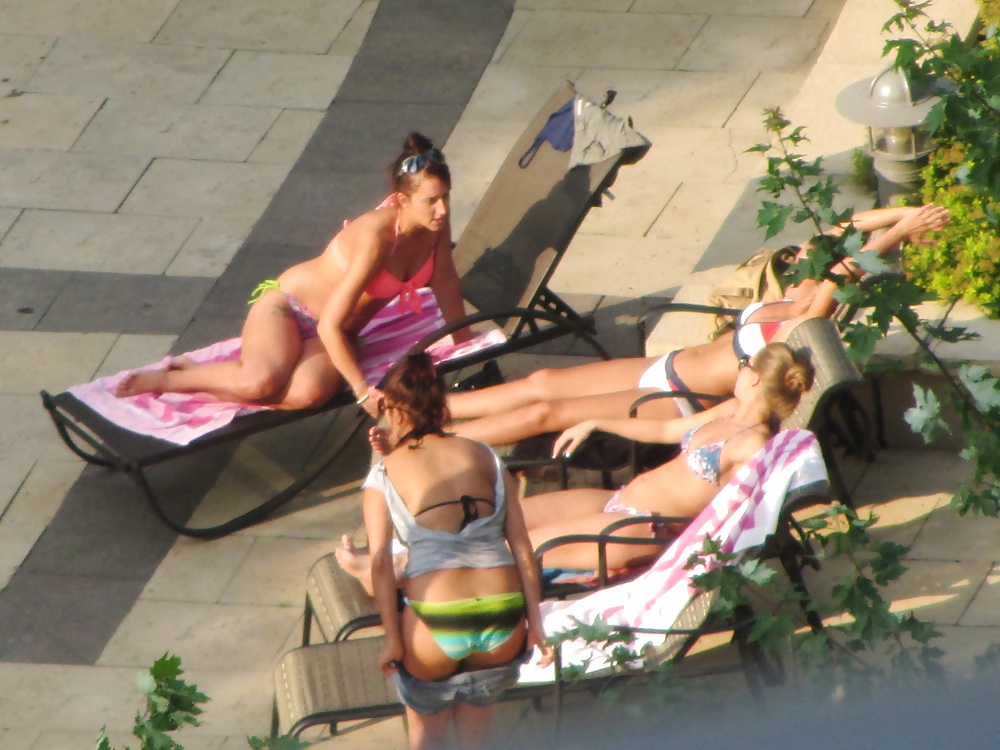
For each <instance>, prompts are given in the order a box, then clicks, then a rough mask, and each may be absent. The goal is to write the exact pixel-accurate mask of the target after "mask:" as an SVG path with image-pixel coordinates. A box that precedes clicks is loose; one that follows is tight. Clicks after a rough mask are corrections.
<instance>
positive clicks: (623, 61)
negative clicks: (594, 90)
mask: <svg viewBox="0 0 1000 750" xmlns="http://www.w3.org/2000/svg"><path fill="white" fill-rule="evenodd" d="M705 20H706V17H705V16H703V15H702V16H691V15H668V14H655V15H652V14H650V15H646V14H636V13H620V14H608V13H595V12H582V11H579V12H575V11H560V12H555V11H543V10H540V11H537V12H535V13H534V14H533V15H532V18H531V23H530V24H529V25H526V26H524V27H523V28H522V29H521V31H520V33H518V35H517V37H516V38H515V39H514V40H513V41H512V43H511V45H510V47H509V48H508V49H507V50H506V51H505V52H504V53H503V56H502V57H501V58H500V62H501V63H502V64H504V65H525V66H529V65H530V66H533V67H547V66H553V65H555V66H566V65H576V66H579V67H581V68H582V67H588V68H591V67H593V68H617V69H634V70H666V69H670V68H672V67H674V65H676V64H677V62H678V61H679V60H680V59H681V58H682V56H684V54H685V52H686V51H687V50H688V49H689V48H690V46H691V45H692V43H693V41H694V39H695V37H696V36H697V35H698V33H699V31H700V30H701V28H702V26H703V24H704V23H705Z"/></svg>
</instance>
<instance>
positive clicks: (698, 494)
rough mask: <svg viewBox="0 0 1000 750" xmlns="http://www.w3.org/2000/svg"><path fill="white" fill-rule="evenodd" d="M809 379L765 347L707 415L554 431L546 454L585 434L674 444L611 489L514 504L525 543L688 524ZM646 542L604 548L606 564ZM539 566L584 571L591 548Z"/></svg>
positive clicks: (782, 350)
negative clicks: (637, 521)
mask: <svg viewBox="0 0 1000 750" xmlns="http://www.w3.org/2000/svg"><path fill="white" fill-rule="evenodd" d="M812 381H813V368H812V365H811V364H810V363H809V361H808V360H807V359H806V358H805V357H804V356H802V355H800V354H798V353H796V352H794V351H792V349H790V348H789V347H788V345H787V344H783V343H772V344H768V345H767V346H765V347H764V348H763V349H762V350H761V351H760V352H759V353H758V354H757V355H756V356H755V357H754V359H753V361H752V362H751V363H750V364H749V365H747V366H744V367H742V368H741V370H740V373H739V375H738V377H737V379H736V386H735V390H734V397H733V398H731V399H729V400H728V401H725V402H723V403H721V404H719V405H718V406H715V407H713V408H711V409H708V410H707V411H704V412H700V413H697V414H694V415H692V416H689V417H681V418H678V419H669V420H657V419H620V420H604V419H596V420H588V421H586V422H582V423H581V424H579V425H577V426H576V427H571V428H570V429H568V430H566V431H565V432H563V433H562V434H561V435H560V436H559V438H558V439H557V440H556V444H555V452H556V455H558V454H559V453H572V452H573V451H574V450H575V449H576V447H577V446H578V445H580V443H582V442H583V441H584V440H585V439H586V438H587V436H588V435H590V433H592V432H593V431H595V430H600V431H602V432H611V433H614V434H617V435H622V436H623V437H626V438H629V439H632V440H638V441H641V442H646V443H666V444H677V443H679V444H680V446H681V452H680V454H679V455H677V456H676V457H675V458H673V459H672V460H671V461H669V462H667V463H666V464H664V465H663V466H660V467H658V468H656V469H653V470H652V471H648V472H645V473H644V474H640V475H639V476H637V477H636V478H635V479H633V480H632V481H631V482H629V483H628V484H627V485H625V486H624V487H622V488H621V489H620V490H618V492H614V493H613V492H611V491H610V490H601V489H573V490H563V491H560V492H552V493H548V494H544V495H535V496H534V497H531V498H528V499H526V500H525V502H524V517H525V522H526V523H527V526H528V534H529V536H530V538H531V543H532V546H533V547H535V548H537V547H538V546H539V545H541V544H543V543H544V542H547V541H549V540H550V539H555V538H556V537H561V536H566V535H567V534H598V533H600V532H601V531H602V530H603V529H604V528H605V527H607V526H608V525H609V524H611V523H613V522H614V521H616V520H618V519H622V518H628V517H629V516H637V515H641V516H646V515H660V516H672V517H678V518H694V517H695V516H696V515H698V513H700V512H701V511H702V510H704V509H705V507H707V506H708V504H709V503H711V502H712V499H713V498H714V497H715V496H716V494H718V492H719V490H720V489H721V488H722V487H723V486H725V485H726V484H727V483H728V482H729V480H730V479H731V478H732V477H733V475H735V474H736V472H737V471H739V469H740V468H742V467H743V466H744V464H746V463H747V462H748V461H749V460H750V459H751V458H752V457H753V456H754V454H756V453H757V452H758V451H759V450H760V449H761V448H763V447H764V445H765V444H766V443H767V441H768V440H769V439H770V438H771V436H772V435H773V434H774V433H775V431H776V430H777V426H778V422H779V421H780V420H781V419H784V418H785V417H787V416H788V415H789V414H791V413H792V411H793V410H794V409H795V407H796V406H797V405H798V402H799V399H800V397H801V396H802V394H803V393H804V392H805V391H807V390H809V388H810V387H811V386H812ZM653 533H654V530H651V529H650V528H649V525H635V526H626V527H625V528H623V529H620V530H618V531H617V532H616V534H618V535H621V536H631V537H638V538H649V537H651V536H652V535H653ZM662 551H663V547H662V546H657V545H655V544H649V545H645V544H636V545H631V544H629V545H625V544H621V545H615V544H612V545H609V546H608V565H609V566H610V567H613V568H623V567H628V566H630V565H636V564H640V563H643V562H646V561H647V560H649V559H650V558H653V557H656V556H658V555H659V554H660V553H661V552H662ZM543 562H544V563H545V565H546V567H551V568H576V569H593V568H596V567H597V565H598V560H597V549H596V547H595V545H593V544H569V545H565V546H560V547H556V548H554V549H553V550H551V551H550V552H547V553H546V554H545V558H544V561H543Z"/></svg>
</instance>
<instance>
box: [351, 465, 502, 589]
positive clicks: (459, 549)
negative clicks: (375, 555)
mask: <svg viewBox="0 0 1000 750" xmlns="http://www.w3.org/2000/svg"><path fill="white" fill-rule="evenodd" d="M486 447H487V448H488V449H489V450H490V454H491V455H492V456H493V462H494V466H495V470H496V480H495V486H494V489H493V497H492V498H485V499H487V500H492V501H493V503H494V509H493V513H492V515H489V516H486V517H484V518H477V519H476V520H474V521H471V522H470V523H469V524H468V525H467V526H466V527H465V528H463V529H462V530H461V531H459V532H458V533H457V534H452V533H450V532H447V531H435V530H433V529H428V528H426V527H424V526H421V525H420V524H419V523H417V521H416V519H415V518H414V517H413V514H411V513H410V510H409V508H407V507H406V503H405V502H403V498H402V497H400V496H399V493H398V492H397V491H396V488H395V487H394V486H393V484H392V481H391V480H390V479H389V476H388V474H386V471H385V465H384V464H383V463H382V462H381V461H379V462H378V463H377V464H375V465H374V466H373V467H372V468H371V471H369V472H368V478H367V479H365V482H364V485H363V486H364V487H366V488H369V487H370V488H371V489H374V490H378V491H379V492H381V493H382V495H383V496H385V501H386V504H387V505H388V506H389V515H390V516H391V517H392V525H393V528H394V529H395V530H396V536H397V537H399V541H400V542H402V544H403V545H404V546H406V547H407V548H408V549H409V559H408V561H407V563H406V571H405V573H406V577H407V578H416V577H417V576H420V575H423V574H424V573H431V572H433V571H435V570H443V569H445V568H500V567H505V566H507V565H514V555H513V554H512V553H511V551H510V548H509V547H508V546H507V538H506V537H505V536H504V532H503V526H504V519H505V518H506V515H507V506H506V497H505V495H506V493H505V487H504V481H503V465H502V464H501V463H500V458H499V457H498V456H497V455H496V453H494V452H493V450H492V449H490V448H489V446H486ZM456 499H457V498H456Z"/></svg>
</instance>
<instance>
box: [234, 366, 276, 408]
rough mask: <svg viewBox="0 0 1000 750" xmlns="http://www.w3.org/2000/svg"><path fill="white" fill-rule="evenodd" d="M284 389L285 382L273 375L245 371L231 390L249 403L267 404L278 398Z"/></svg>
mask: <svg viewBox="0 0 1000 750" xmlns="http://www.w3.org/2000/svg"><path fill="white" fill-rule="evenodd" d="M284 387H285V382H284V380H283V379H282V378H281V377H279V376H277V375H275V374H273V373H268V372H250V371H246V370H244V372H242V373H241V375H240V377H239V378H238V380H237V381H236V383H234V385H233V386H232V388H231V390H233V391H234V392H236V394H237V395H239V396H241V397H242V398H245V399H246V400H247V401H259V402H261V403H267V402H269V401H273V400H274V399H275V398H277V397H278V396H279V395H280V393H281V390H282V388H284Z"/></svg>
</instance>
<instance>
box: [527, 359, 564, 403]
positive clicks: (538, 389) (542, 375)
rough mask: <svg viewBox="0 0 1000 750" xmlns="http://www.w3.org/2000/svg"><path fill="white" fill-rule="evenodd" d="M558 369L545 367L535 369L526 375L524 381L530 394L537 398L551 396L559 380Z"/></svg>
mask: <svg viewBox="0 0 1000 750" xmlns="http://www.w3.org/2000/svg"><path fill="white" fill-rule="evenodd" d="M559 372H560V371H559V370H558V369H556V368H552V367H546V368H543V369H541V370H535V371H534V372H533V373H531V374H530V375H528V376H527V377H526V378H525V379H524V382H525V383H526V384H527V385H528V388H529V389H530V392H531V394H532V395H533V396H534V397H535V398H537V399H547V398H553V397H554V396H555V393H554V392H555V390H556V388H557V387H558V382H559Z"/></svg>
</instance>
